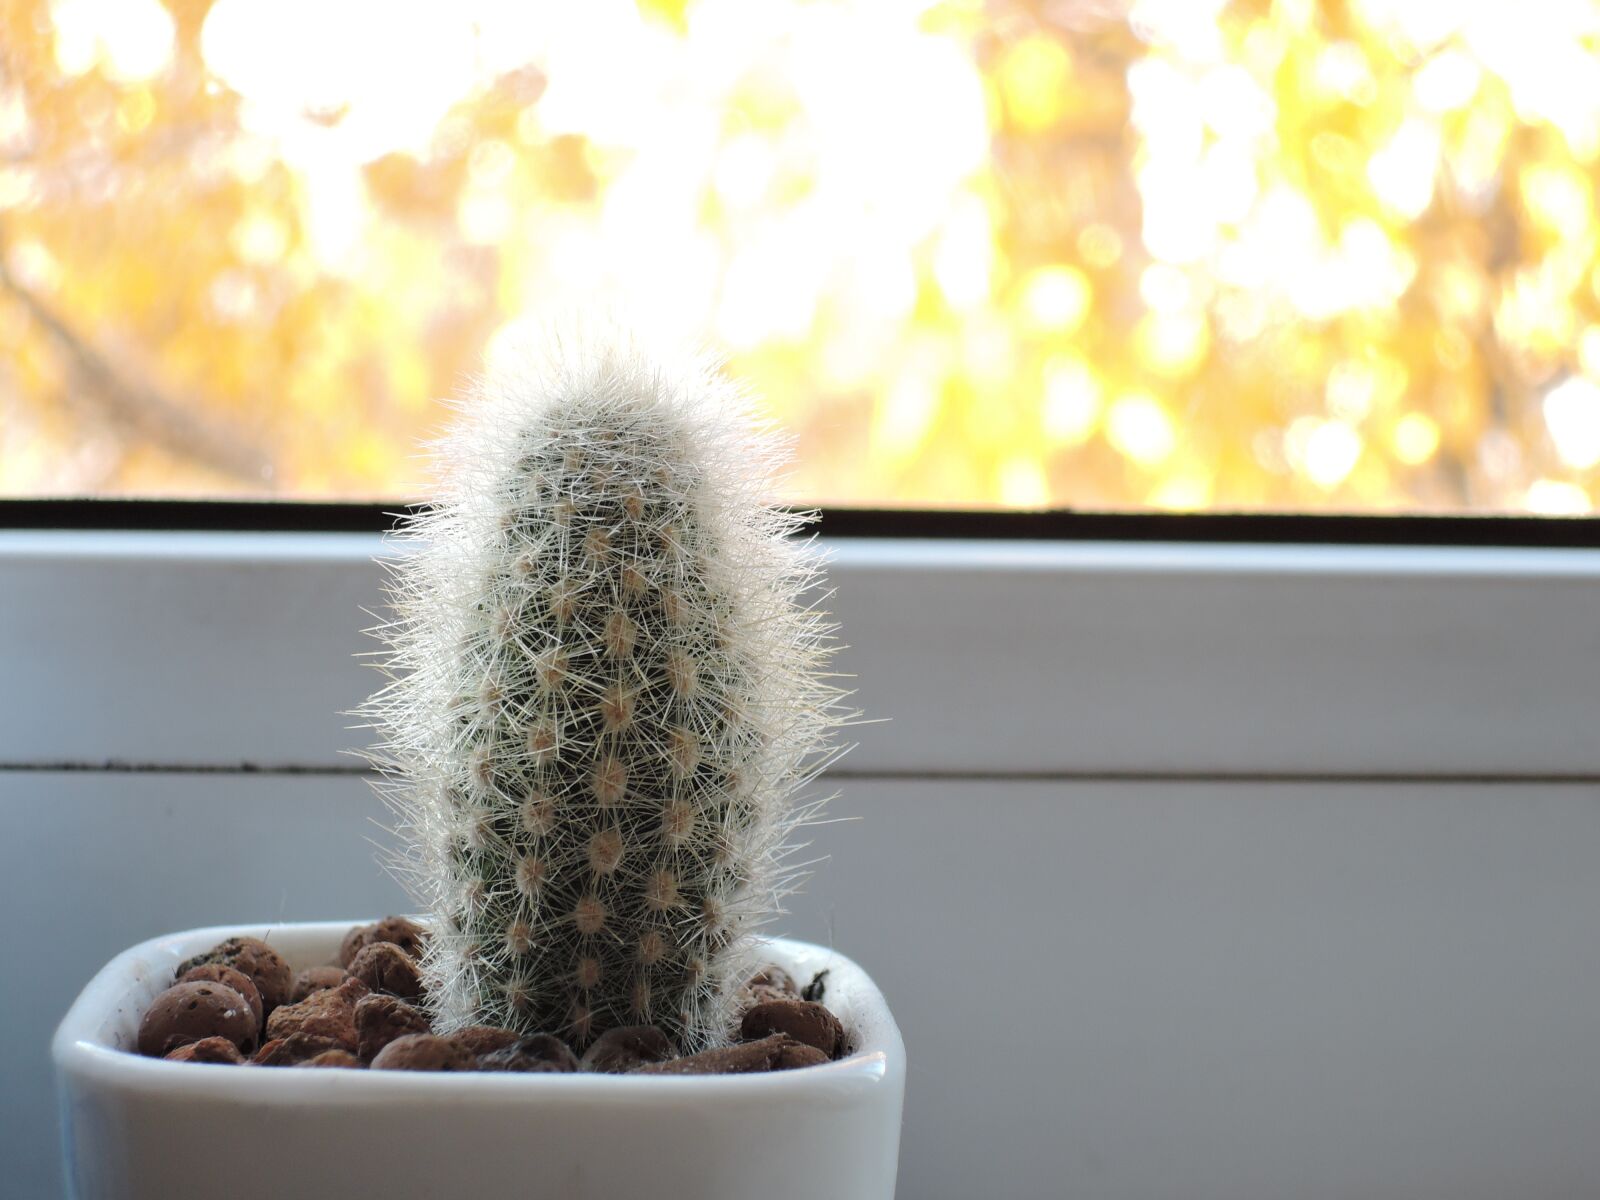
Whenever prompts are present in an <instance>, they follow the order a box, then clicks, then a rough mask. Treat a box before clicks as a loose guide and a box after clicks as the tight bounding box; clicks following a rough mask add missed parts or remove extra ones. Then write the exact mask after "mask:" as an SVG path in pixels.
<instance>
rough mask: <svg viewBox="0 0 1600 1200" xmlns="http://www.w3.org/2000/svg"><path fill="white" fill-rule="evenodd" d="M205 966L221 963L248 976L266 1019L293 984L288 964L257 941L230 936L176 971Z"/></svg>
mask: <svg viewBox="0 0 1600 1200" xmlns="http://www.w3.org/2000/svg"><path fill="white" fill-rule="evenodd" d="M205 963H221V964H222V965H223V966H225V967H232V968H233V969H234V970H236V971H243V972H244V973H245V974H246V975H248V976H250V979H251V981H252V982H253V983H254V984H255V985H256V990H257V991H259V992H260V993H261V1007H262V1009H263V1010H264V1011H265V1013H266V1015H267V1016H271V1015H272V1010H273V1009H275V1008H277V1007H278V1005H280V1004H287V1003H288V1002H289V986H290V983H291V982H292V977H291V973H290V971H289V964H288V963H286V962H284V961H283V956H282V955H281V954H279V953H278V952H277V951H276V950H274V949H273V948H272V947H271V946H269V945H267V944H266V943H265V942H263V941H262V940H261V939H260V938H252V937H233V938H229V939H228V940H227V941H225V942H218V943H217V944H216V945H215V946H213V947H211V949H209V950H207V951H206V952H205V953H204V954H196V955H195V956H194V957H193V958H191V959H189V960H188V961H186V962H185V963H183V965H182V966H180V967H179V968H178V974H179V975H182V974H183V973H184V972H185V971H187V970H189V969H190V968H191V967H198V966H201V965H203V964H205Z"/></svg>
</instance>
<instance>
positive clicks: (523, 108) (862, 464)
mask: <svg viewBox="0 0 1600 1200" xmlns="http://www.w3.org/2000/svg"><path fill="white" fill-rule="evenodd" d="M0 14H3V16H0V495H13V496H15V495H84V494H98V495H157V496H173V495H175V496H199V495H213V496H233V495H244V496H263V495H265V496H275V497H294V498H336V497H343V498H361V499H365V498H370V497H379V496H381V497H409V496H414V495H417V494H419V493H420V492H422V491H423V489H424V488H425V486H426V481H425V478H424V466H423V463H422V460H421V459H419V458H418V456H417V453H416V449H415V448H416V445H417V443H418V441H419V439H422V438H424V437H426V436H427V435H428V434H429V433H430V432H432V431H433V430H435V429H436V428H437V426H438V424H439V423H440V421H441V420H442V419H443V415H444V411H443V409H442V407H441V406H440V404H439V398H440V397H443V396H447V395H450V394H452V393H457V392H459V391H460V390H461V388H462V387H463V385H464V383H465V382H466V381H467V380H469V379H470V377H471V376H472V375H473V373H474V372H476V371H478V370H480V368H481V366H482V364H483V363H484V362H485V360H486V359H487V361H489V362H493V361H494V360H495V358H496V357H497V356H499V355H503V354H506V353H508V352H510V348H512V347H514V346H515V345H516V344H517V342H518V340H519V339H520V338H525V337H526V336H527V335H528V333H529V330H530V328H531V327H533V326H534V324H535V323H536V322H535V319H534V317H533V316H532V315H531V314H534V313H538V312H540V311H543V310H546V309H548V308H550V307H552V306H555V307H559V306H562V305H566V304H570V303H594V302H597V301H599V302H605V303H609V304H613V305H615V306H618V307H620V308H623V309H624V310H625V311H627V312H630V313H632V314H634V316H635V317H636V319H638V320H640V321H642V322H645V323H647V324H649V325H650V326H652V327H659V329H660V330H661V331H662V332H665V333H668V334H673V335H679V336H685V337H691V338H696V339H701V340H704V341H706V342H708V343H709V344H711V345H713V346H714V347H717V348H718V349H720V350H721V351H723V352H724V353H726V355H727V357H728V369H729V371H730V372H731V373H732V374H733V375H735V376H736V377H738V378H741V379H744V380H746V381H748V382H749V384H750V385H751V386H752V387H753V388H755V389H756V390H757V391H758V392H759V393H760V394H761V395H762V396H763V397H764V400H765V402H766V404H767V405H768V407H769V408H770V409H771V411H772V413H773V415H774V416H775V417H777V418H778V419H779V420H780V421H781V422H782V423H783V424H784V425H786V426H787V427H788V428H789V429H790V430H792V431H793V432H794V434H795V435H796V438H797V441H798V450H799V461H798V465H797V468H796V470H795V473H794V475H793V478H792V480H791V482H790V489H791V492H792V496H793V498H795V499H799V500H803V501H806V502H817V503H823V504H829V505H853V506H900V505H916V506H935V507H968V506H1006V507H1023V508H1037V507H1047V506H1073V507H1086V508H1101V509H1149V508H1155V509H1166V510H1186V509H1210V510H1263V509H1266V510H1318V511H1330V510H1331V511H1347V512H1379V511H1420V512H1540V513H1586V512H1589V511H1590V510H1591V509H1592V507H1593V506H1594V504H1595V503H1596V501H1597V500H1600V478H1597V476H1596V468H1597V466H1600V225H1597V222H1596V211H1595V204H1596V200H1595V182H1596V170H1597V160H1600V4H1597V3H1595V2H1593V0H1546V2H1538V0H1528V2H1526V3H1520V4H1509V3H1504V2H1503V0H1455V2H1451V0H1440V2H1433V0H1346V2H1344V3H1312V2H1311V0H1271V2H1268V0H1238V2H1234V3H1226V2H1222V0H1127V2H1122V3H1118V2H1114V0H1055V2H1052V0H992V2H989V3H979V2H976V0H951V2H938V0H934V2H928V0H920V2H919V0H831V2H830V0H639V2H638V3H632V2H627V0H584V2H583V3H553V2H552V3H542V4H541V3H528V2H526V0H503V2H490V0H463V2H461V3H453V4H448V5H446V4H429V3H421V2H409V0H341V2H321V3H314V2H312V0H278V2H276V3H268V2H266V0H166V2H165V3H160V2H158V0H0Z"/></svg>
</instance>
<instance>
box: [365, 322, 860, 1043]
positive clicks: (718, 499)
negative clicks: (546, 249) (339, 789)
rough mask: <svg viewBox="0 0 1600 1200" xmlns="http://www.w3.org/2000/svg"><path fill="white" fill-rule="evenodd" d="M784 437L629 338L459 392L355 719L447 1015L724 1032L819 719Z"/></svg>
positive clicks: (719, 389) (821, 704) (825, 709)
mask: <svg viewBox="0 0 1600 1200" xmlns="http://www.w3.org/2000/svg"><path fill="white" fill-rule="evenodd" d="M782 450H783V447H782V445H781V444H780V443H778V442H777V441H776V440H775V439H774V438H773V437H772V435H771V434H770V433H768V432H766V431H765V430H764V429H763V428H762V427H760V426H759V425H757V424H756V423H755V422H754V421H753V419H752V416H751V413H750V410H749V407H748V405H747V404H746V403H745V401H744V399H743V397H742V396H741V394H740V393H739V392H738V390H737V389H735V388H734V387H733V386H731V385H730V384H728V383H727V382H725V381H724V380H723V379H721V378H720V377H719V376H718V375H717V374H716V372H715V371H714V370H713V369H711V368H710V367H709V366H708V365H707V364H705V363H703V362H699V361H691V362H688V363H687V364H684V365H677V366H669V365H667V364H664V363H663V362H661V361H660V360H658V359H655V358H652V357H650V356H648V355H646V354H644V353H643V352H641V351H640V350H639V349H638V348H637V347H636V346H635V345H634V344H633V343H632V342H631V341H629V340H628V339H627V338H625V337H621V336H612V337H610V338H608V339H607V340H606V341H605V342H604V344H599V345H597V344H596V343H595V342H594V341H593V340H592V339H591V340H589V341H587V342H586V341H585V340H584V339H582V338H578V339H571V338H569V339H557V340H556V341H555V342H554V344H553V346H552V348H551V350H550V352H549V354H548V356H547V359H546V360H543V361H540V362H530V363H527V364H525V365H524V366H523V367H522V368H520V369H519V370H518V371H517V372H516V373H514V374H502V375H501V376H499V377H497V378H493V379H491V380H489V381H488V382H487V383H485V384H483V385H481V386H480V387H479V389H478V394H477V395H476V396H474V397H473V398H472V399H471V401H470V402H468V403H467V404H465V405H463V406H462V411H461V413H460V420H459V424H458V425H457V427H456V428H455V429H454V431H453V432H452V433H451V434H449V435H448V436H447V437H446V439H445V440H444V441H443V442H442V443H441V444H440V446H439V449H438V457H439V461H440V465H441V466H442V468H443V471H442V477H443V478H442V488H443V492H442V495H441V497H440V499H439V500H438V502H437V503H436V504H434V505H433V506H432V507H430V508H428V509H427V510H426V511H424V512H423V513H422V515H421V516H419V517H417V518H416V519H415V520H413V521H412V522H411V523H410V525H409V528H408V529H407V530H406V531H404V533H403V535H402V536H406V537H409V538H411V539H413V540H415V541H416V542H417V543H418V545H417V547H416V548H415V550H414V551H413V552H412V553H409V554H405V555H401V556H398V557H397V559H396V564H395V566H394V571H393V585H392V588H391V599H392V600H393V602H394V605H395V611H396V614H397V615H396V617H395V618H394V620H393V621H392V622H391V623H389V624H388V625H386V626H384V627H383V628H382V629H381V630H380V631H379V633H380V635H381V636H383V637H384V638H385V639H386V641H387V642H388V644H389V647H390V653H389V656H388V659H387V662H386V664H385V667H386V671H387V673H388V675H389V678H390V682H389V683H388V686H386V687H385V688H384V689H383V690H382V691H381V692H379V693H378V694H377V695H376V696H375V697H374V698H373V699H372V701H370V702H369V705H368V708H367V713H368V715H369V716H371V717H372V718H373V722H374V724H375V725H376V726H377V727H378V729H379V730H380V736H381V739H382V741H381V743H380V745H379V747H378V749H377V750H376V751H375V752H374V758H375V761H377V762H378V764H379V765H380V767H381V768H382V770H383V773H384V778H385V782H384V783H383V784H382V785H380V786H381V787H382V788H383V790H385V792H386V793H387V794H388V797H389V799H390V801H391V804H392V805H393V807H394V808H395V810H396V811H397V812H398V813H399V817H400V826H401V833H402V834H403V835H404V836H405V840H406V841H407V843H408V846H409V849H408V852H407V853H406V854H405V855H403V856H402V861H401V863H400V866H401V867H402V874H403V876H404V877H405V878H406V879H407V882H408V883H409V884H410V885H411V886H412V890H413V892H414V894H415V895H416V896H417V897H418V899H419V901H420V902H422V903H423V904H425V905H426V906H427V907H428V908H429V909H430V910H431V912H432V913H433V914H434V917H435V925H436V933H435V936H434V937H433V939H432V941H431V947H430V949H429V951H428V953H427V955H426V956H425V959H424V963H423V967H424V973H425V976H426V977H427V980H428V983H429V990H430V995H431V997H432V1004H433V1006H434V1008H435V1010H436V1011H435V1014H434V1015H435V1017H436V1019H437V1021H438V1022H439V1023H440V1025H441V1027H442V1028H444V1029H446V1030H448V1029H451V1028H456V1027H459V1026H463V1025H467V1024H471V1023H474V1022H484V1023H492V1024H501V1025H506V1026H509V1027H511V1028H514V1029H518V1030H521V1031H524V1032H529V1033H531V1032H536V1031H545V1032H559V1033H563V1034H565V1035H566V1036H567V1037H569V1038H570V1039H571V1040H573V1041H574V1042H575V1043H577V1044H578V1045H580V1046H581V1045H584V1044H586V1043H588V1042H589V1041H591V1040H592V1039H593V1038H594V1037H596V1036H598V1035H599V1034H600V1033H602V1032H604V1031H605V1030H606V1029H608V1028H612V1027H615V1026H619V1025H636V1024H646V1023H651V1024H655V1025H657V1026H659V1027H660V1028H661V1029H662V1030H663V1031H665V1032H666V1033H667V1035H668V1036H669V1037H670V1038H672V1039H673V1040H674V1041H676V1042H677V1044H678V1046H679V1048H680V1049H681V1050H683V1051H685V1052H692V1051H695V1050H698V1049H702V1048H705V1047H707V1046H711V1045H715V1044H717V1043H718V1042H720V1041H721V1040H723V1039H724V1038H725V1037H726V1036H727V1032H728V1028H729V1025H730V1022H731V1004H732V1001H733V995H732V993H733V991H734V990H735V989H736V987H737V984H738V982H739V981H740V979H741V978H742V975H741V972H743V971H745V970H747V969H748V968H749V965H750V957H749V956H750V935H751V933H752V931H753V930H754V929H755V927H756V926H758V925H759V924H761V923H762V922H763V921H764V920H765V919H767V918H768V917H769V916H770V915H771V914H773V913H774V912H776V910H777V903H778V899H779V897H780V896H781V895H782V894H783V892H784V891H785V890H786V889H787V888H788V887H790V886H791V885H792V883H793V882H794V875H793V873H792V872H788V871H786V870H785V868H784V867H783V865H782V859H783V856H784V853H785V851H786V850H787V849H788V848H789V847H788V846H787V842H788V839H789V836H790V834H791V833H792V831H793V830H794V828H795V826H796V824H797V822H798V821H799V820H800V819H801V818H802V817H803V816H804V815H806V814H807V813H808V812H809V811H810V810H811V808H812V807H814V802H813V803H810V804H807V803H801V802H800V801H799V794H800V792H801V791H803V790H804V788H805V786H806V785H807V784H808V783H809V782H810V780H811V779H812V778H813V777H814V775H815V774H816V772H818V771H819V770H820V769H821V768H822V766H823V765H825V763H826V762H827V761H828V760H829V759H830V757H831V756H832V754H833V753H834V750H833V748H832V746H831V743H830V736H829V735H830V732H831V730H832V729H833V727H834V726H836V725H837V724H838V723H839V720H840V717H841V713H840V710H839V707H838V705H839V701H840V699H841V697H842V695H843V693H841V692H840V691H839V690H838V689H837V688H835V687H833V686H832V685H831V684H829V683H828V682H827V677H826V676H825V675H824V671H825V669H826V667H827V663H828V657H829V653H830V644H831V634H832V626H831V625H829V624H828V623H827V620H826V618H825V616H824V615H823V614H821V613H820V612H819V611H818V610H816V609H815V608H814V607H812V606H811V605H810V604H808V602H807V601H806V600H805V599H804V598H803V597H804V595H805V594H806V593H807V592H808V591H809V590H810V589H812V587H813V585H814V584H815V583H816V582H817V576H816V571H817V568H816V564H815V560H814V558H813V557H812V555H811V554H810V553H809V551H808V549H807V548H806V546H805V545H804V544H803V543H800V542H797V541H796V539H795V538H794V537H793V536H792V535H793V534H794V533H795V531H796V525H797V523H798V522H799V521H800V520H801V518H800V517H798V516H796V515H793V514H790V513H786V512H784V511H781V510H779V509H776V508H773V507H771V506H770V504H769V503H768V501H767V498H766V490H767V489H768V487H769V486H770V484H771V481H772V475H773V472H774V470H775V469H776V468H777V466H778V465H779V464H780V463H781V461H782V458H783V453H782Z"/></svg>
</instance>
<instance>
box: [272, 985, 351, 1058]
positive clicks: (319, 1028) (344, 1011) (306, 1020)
mask: <svg viewBox="0 0 1600 1200" xmlns="http://www.w3.org/2000/svg"><path fill="white" fill-rule="evenodd" d="M366 994H367V985H366V984H364V983H362V982H361V980H359V979H355V978H350V979H346V980H345V981H344V982H343V983H341V984H340V985H339V986H338V987H336V988H327V989H326V990H324V991H320V992H313V993H311V995H309V996H307V997H306V998H305V999H304V1000H302V1001H300V1003H299V1004H285V1005H284V1006H283V1007H282V1008H280V1009H278V1010H277V1011H275V1012H274V1013H273V1014H272V1015H271V1016H270V1017H268V1018H267V1036H268V1037H269V1038H285V1037H289V1036H290V1035H291V1034H296V1033H309V1034H311V1035H313V1036H314V1037H325V1038H332V1039H333V1040H334V1042H336V1043H337V1044H338V1045H340V1046H343V1047H344V1048H345V1049H346V1050H349V1051H350V1052H351V1053H354V1052H355V1049H356V1047H357V1046H358V1045H359V1044H360V1035H359V1034H357V1032H356V1004H357V1003H359V1002H360V1000H361V998H362V997H363V996H365V995H366Z"/></svg>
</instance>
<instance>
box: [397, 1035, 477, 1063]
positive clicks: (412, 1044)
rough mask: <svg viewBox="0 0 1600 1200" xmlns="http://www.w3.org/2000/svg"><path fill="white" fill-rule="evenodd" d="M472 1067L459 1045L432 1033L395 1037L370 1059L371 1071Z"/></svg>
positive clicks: (468, 1055)
mask: <svg viewBox="0 0 1600 1200" xmlns="http://www.w3.org/2000/svg"><path fill="white" fill-rule="evenodd" d="M475 1065H476V1063H475V1060H474V1059H473V1057H472V1055H470V1054H468V1053H467V1052H466V1051H465V1050H463V1049H462V1048H461V1047H460V1046H458V1045H456V1044H455V1043H454V1042H452V1041H451V1040H450V1039H449V1038H443V1037H438V1036H436V1035H434V1034H431V1033H408V1034H406V1036H405V1037H401V1038H395V1040H394V1041H392V1042H390V1043H389V1044H388V1045H387V1046H385V1047H384V1048H383V1049H382V1050H380V1051H379V1052H378V1057H377V1058H375V1059H373V1060H372V1069H373V1070H374V1071H470V1070H472V1069H473V1067H474V1066H475Z"/></svg>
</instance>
